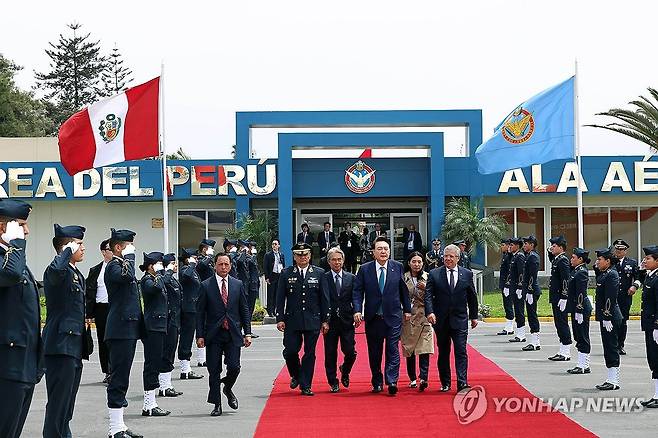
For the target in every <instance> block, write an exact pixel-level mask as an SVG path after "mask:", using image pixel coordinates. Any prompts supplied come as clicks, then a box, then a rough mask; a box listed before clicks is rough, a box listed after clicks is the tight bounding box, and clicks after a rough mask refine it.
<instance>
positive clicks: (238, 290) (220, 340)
mask: <svg viewBox="0 0 658 438" xmlns="http://www.w3.org/2000/svg"><path fill="white" fill-rule="evenodd" d="M230 271H231V259H230V257H229V256H228V254H226V253H218V254H217V256H215V275H213V276H212V277H210V278H208V279H207V280H205V281H203V282H202V283H201V291H200V295H199V303H198V305H197V326H196V335H197V347H199V348H204V347H207V349H208V351H207V367H208V386H209V387H210V389H209V391H208V403H211V404H213V405H214V406H215V407H214V409H213V410H212V412H211V413H210V415H211V416H213V417H217V416H220V415H222V398H221V394H220V387H221V384H222V383H223V384H224V395H225V396H226V398H227V399H228V405H229V406H230V407H231V409H237V408H238V399H237V397H236V396H235V394H233V391H232V388H233V385H235V382H236V380H237V379H238V375H239V374H240V348H242V346H245V347H249V346H250V345H251V315H249V303H248V302H247V292H246V290H245V285H244V283H242V282H241V281H240V280H238V279H237V278H234V277H231V276H230V275H228V274H229V272H230ZM222 356H224V363H225V364H226V376H224V378H222V379H220V375H221V374H222Z"/></svg>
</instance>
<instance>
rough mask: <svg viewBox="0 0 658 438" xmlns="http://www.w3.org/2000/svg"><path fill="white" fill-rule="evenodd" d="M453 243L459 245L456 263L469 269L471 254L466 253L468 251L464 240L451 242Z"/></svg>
mask: <svg viewBox="0 0 658 438" xmlns="http://www.w3.org/2000/svg"><path fill="white" fill-rule="evenodd" d="M453 245H457V246H458V247H459V262H457V264H458V265H459V266H461V267H462V268H466V269H471V256H470V255H468V251H466V241H465V240H464V239H460V240H458V241H456V242H453Z"/></svg>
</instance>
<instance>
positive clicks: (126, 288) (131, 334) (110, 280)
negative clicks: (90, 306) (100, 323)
mask: <svg viewBox="0 0 658 438" xmlns="http://www.w3.org/2000/svg"><path fill="white" fill-rule="evenodd" d="M105 287H107V296H108V302H109V310H108V312H107V325H106V327H105V340H106V341H107V340H111V339H140V338H142V337H143V336H144V330H145V327H144V314H143V312H142V304H141V300H140V294H139V289H138V288H137V279H136V278H135V254H127V255H125V256H124V257H123V258H121V257H117V256H114V257H113V258H112V260H110V262H109V263H108V264H107V266H106V267H105Z"/></svg>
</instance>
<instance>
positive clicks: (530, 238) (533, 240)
mask: <svg viewBox="0 0 658 438" xmlns="http://www.w3.org/2000/svg"><path fill="white" fill-rule="evenodd" d="M525 242H530V243H533V244H535V246H536V245H537V238H536V237H535V236H533V235H532V234H531V235H529V236H526V237H524V238H523V243H525Z"/></svg>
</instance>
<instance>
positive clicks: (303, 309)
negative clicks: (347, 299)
mask: <svg viewBox="0 0 658 438" xmlns="http://www.w3.org/2000/svg"><path fill="white" fill-rule="evenodd" d="M292 249H293V251H295V250H310V249H311V247H310V245H308V244H306V243H298V244H296V245H294V246H293V248H292ZM301 271H302V270H301V269H300V268H299V267H297V266H289V267H287V268H285V269H284V270H283V272H282V273H281V277H279V285H278V289H277V293H276V300H277V303H276V322H277V323H279V322H284V323H285V329H284V331H283V357H284V358H285V360H286V366H287V367H288V373H289V374H290V379H291V382H290V387H291V388H292V389H294V388H296V387H297V385H299V386H300V387H301V389H302V390H303V391H306V392H310V390H311V384H312V382H313V370H314V367H315V346H316V343H317V341H318V336H319V335H320V327H321V325H322V323H324V322H327V323H328V322H329V318H330V316H331V313H330V312H331V310H330V307H329V290H328V287H327V284H326V278H325V277H324V275H323V274H324V270H323V269H322V268H319V267H317V266H313V265H310V264H309V265H308V266H307V267H306V268H305V271H306V272H305V275H304V276H302V272H301ZM302 341H303V343H304V356H303V357H302V360H301V363H300V360H299V350H300V349H301V347H302ZM311 394H312V392H310V394H309V395H311Z"/></svg>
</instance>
